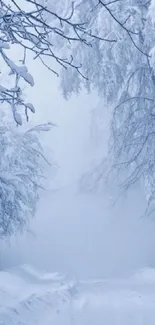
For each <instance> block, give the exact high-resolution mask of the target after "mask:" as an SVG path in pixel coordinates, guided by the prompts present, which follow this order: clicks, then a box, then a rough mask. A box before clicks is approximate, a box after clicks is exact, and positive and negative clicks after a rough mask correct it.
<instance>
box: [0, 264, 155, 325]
mask: <svg viewBox="0 0 155 325" xmlns="http://www.w3.org/2000/svg"><path fill="white" fill-rule="evenodd" d="M19 324H20V325H28V324H29V325H36V324H38V325H51V324H54V325H71V324H73V325H87V324H89V325H101V324H102V325H103V324H105V325H154V324H155V270H154V269H145V270H141V271H139V272H137V273H136V274H134V275H132V276H130V277H128V278H124V279H113V280H112V279H94V280H87V281H78V282H77V281H71V280H69V279H68V278H67V277H66V276H63V275H60V274H58V273H53V274H49V273H46V272H41V271H38V270H35V269H34V268H32V267H30V266H28V265H23V266H19V267H16V268H12V269H11V270H8V271H5V272H4V271H3V272H0V325H19Z"/></svg>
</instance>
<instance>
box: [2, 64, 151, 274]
mask: <svg viewBox="0 0 155 325" xmlns="http://www.w3.org/2000/svg"><path fill="white" fill-rule="evenodd" d="M29 70H30V71H31V73H33V74H34V76H35V87H34V88H33V89H26V92H27V96H29V101H32V102H33V103H34V104H35V107H36V114H35V115H34V116H33V117H32V119H31V121H30V123H33V124H38V123H44V122H48V121H52V122H54V123H55V124H56V125H57V126H56V127H54V128H53V129H52V131H51V132H50V133H48V134H46V135H45V136H44V137H43V138H42V141H43V144H44V146H45V152H46V153H47V155H48V158H50V159H54V161H56V162H57V165H58V168H57V170H56V173H54V176H53V169H52V168H51V169H50V168H48V170H47V179H48V182H47V183H48V186H47V187H48V190H47V191H44V192H41V193H40V201H39V203H38V208H37V213H36V217H35V219H34V220H33V221H32V223H31V225H30V228H31V230H32V233H31V234H30V233H26V234H25V235H24V236H23V237H17V238H14V239H12V240H11V241H10V243H4V242H3V243H2V245H1V265H2V266H3V267H4V268H7V267H11V266H14V265H17V264H23V263H28V264H31V265H33V266H35V267H37V268H42V269H45V270H48V271H59V272H63V273H67V274H71V275H74V276H76V277H78V278H79V277H80V278H86V277H113V276H116V275H117V276H120V275H122V274H123V273H127V272H131V271H133V270H135V269H139V268H143V267H145V266H154V260H155V258H154V246H155V223H154V221H153V220H152V219H151V218H150V219H149V218H148V219H147V218H142V217H141V216H142V214H143V212H144V209H145V205H146V202H145V196H144V193H143V191H142V190H140V189H139V188H138V187H137V188H135V189H134V190H133V191H131V192H130V193H129V194H128V196H126V198H124V197H122V198H121V199H120V200H119V201H118V203H117V205H116V206H115V207H112V206H111V205H110V199H109V195H110V194H108V193H106V194H105V192H103V193H102V192H101V191H100V192H99V193H98V192H97V193H83V192H82V193H80V191H79V186H78V184H79V179H80V177H81V175H82V174H83V173H85V172H86V171H88V170H89V169H90V168H91V166H92V165H93V164H95V162H97V161H98V159H99V157H100V155H102V154H104V151H105V153H106V146H107V131H106V129H105V133H104V137H103V142H102V140H100V142H101V143H100V145H99V146H98V147H96V146H95V144H94V143H93V140H92V137H91V132H90V130H91V127H90V126H91V112H92V110H93V109H94V108H95V107H96V106H97V105H98V98H97V95H96V94H95V93H92V94H86V93H85V92H84V91H83V92H82V93H81V94H80V95H79V96H75V95H74V96H73V97H72V98H71V99H69V100H68V101H65V100H64V99H63V97H62V95H61V91H60V89H59V81H58V79H57V78H56V77H55V76H54V75H52V74H51V73H50V72H49V71H47V70H46V69H45V68H44V67H42V66H41V65H39V66H38V63H37V65H36V64H35V63H34V62H30V64H29ZM103 109H104V107H103ZM105 116H106V115H105ZM105 121H106V117H105ZM105 125H106V123H105ZM101 144H102V145H101Z"/></svg>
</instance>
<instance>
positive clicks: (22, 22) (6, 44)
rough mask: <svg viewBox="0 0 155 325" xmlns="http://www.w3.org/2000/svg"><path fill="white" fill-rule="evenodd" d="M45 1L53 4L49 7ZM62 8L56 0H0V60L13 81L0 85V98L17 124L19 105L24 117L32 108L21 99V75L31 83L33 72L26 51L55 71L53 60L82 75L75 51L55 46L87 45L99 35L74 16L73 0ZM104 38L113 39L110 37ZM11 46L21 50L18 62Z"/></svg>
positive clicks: (20, 119)
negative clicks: (13, 57) (13, 58)
mask: <svg viewBox="0 0 155 325" xmlns="http://www.w3.org/2000/svg"><path fill="white" fill-rule="evenodd" d="M48 2H50V3H52V4H53V5H54V4H55V6H52V9H51V7H50V6H49V5H48ZM61 8H62V6H61V5H60V2H59V1H58V3H57V2H56V1H53V2H51V1H46V0H45V1H44V0H38V1H37V0H23V1H21V0H8V1H7V0H0V60H1V62H2V65H3V66H4V65H6V66H7V67H8V68H9V75H10V83H11V84H12V83H13V84H12V85H11V86H10V87H5V86H4V85H0V102H1V103H3V102H7V103H8V104H9V105H10V106H11V109H12V112H13V116H14V119H15V121H16V122H17V124H19V125H21V124H22V118H21V115H20V111H21V109H24V111H25V115H26V118H27V120H28V112H29V110H30V111H31V112H33V113H34V112H35V108H34V107H33V105H32V104H30V103H27V102H25V101H24V99H23V94H22V90H21V86H20V80H21V79H23V80H24V81H25V82H27V83H28V84H30V85H31V86H33V85H34V80H33V76H32V75H31V74H30V73H29V72H28V68H27V65H26V63H27V52H31V53H32V54H33V57H34V59H38V60H41V62H42V63H43V64H44V65H45V66H46V67H47V68H48V69H49V70H51V71H52V72H53V73H55V74H56V75H58V73H57V72H56V71H55V70H54V69H52V63H53V61H52V60H54V61H55V62H56V63H57V64H58V65H60V66H62V67H63V69H65V70H67V68H68V67H70V68H72V69H73V70H76V72H77V73H78V74H80V75H81V74H82V72H81V63H78V64H77V63H76V62H75V60H74V53H68V54H67V55H66V53H63V51H62V52H61V53H60V51H57V47H58V45H60V44H65V45H66V46H68V44H74V43H77V44H80V46H81V45H82V44H83V46H88V47H89V46H90V45H91V42H92V40H93V39H94V38H98V35H93V33H92V31H91V30H90V29H88V28H87V24H85V19H84V17H83V19H84V20H82V19H75V18H76V17H75V12H76V8H75V7H74V3H71V4H70V5H69V6H67V11H66V12H64V7H63V10H61V11H60V9H61ZM104 41H107V42H112V43H113V40H112V39H111V38H106V39H104ZM13 46H16V47H18V48H19V49H20V50H22V54H21V59H20V62H14V61H12V59H11V49H12V47H13ZM51 59H52V60H51ZM11 75H12V77H11ZM83 77H84V76H83Z"/></svg>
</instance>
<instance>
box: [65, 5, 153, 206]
mask: <svg viewBox="0 0 155 325" xmlns="http://www.w3.org/2000/svg"><path fill="white" fill-rule="evenodd" d="M77 8H78V11H79V16H80V17H82V19H83V17H84V16H85V17H86V20H87V24H88V26H89V28H90V29H91V30H92V31H93V33H97V35H99V36H100V37H101V38H104V37H108V38H112V39H115V40H116V42H113V43H103V42H102V41H101V40H100V39H93V41H92V43H93V46H92V47H91V48H88V47H85V48H84V51H83V50H82V48H81V47H80V46H75V44H74V45H73V46H68V47H67V48H66V52H67V51H70V52H73V53H74V58H75V59H76V60H77V61H76V62H77V64H78V62H82V74H84V75H87V76H88V80H86V79H85V80H84V79H82V78H81V77H80V76H79V75H78V74H77V73H76V71H72V70H71V69H69V70H70V71H69V73H66V71H63V70H62V71H61V76H62V82H61V86H62V89H63V93H64V95H65V97H68V96H69V95H70V94H72V93H73V92H77V93H78V92H79V91H80V90H81V88H82V87H83V85H84V86H85V87H86V88H87V89H88V90H90V89H93V88H95V89H97V90H98V93H99V95H100V97H101V98H103V116H104V111H105V106H107V107H108V109H109V110H110V111H111V113H112V123H111V137H110V159H109V163H110V165H111V166H110V170H111V169H113V170H114V171H115V174H116V175H117V180H118V182H119V185H121V188H122V187H123V189H128V188H129V187H130V186H132V185H133V184H134V183H135V182H137V181H139V180H141V179H142V180H143V181H144V183H145V187H146V189H147V195H148V200H149V202H152V200H153V201H154V199H155V185H154V184H155V164H154V161H155V155H154V144H155V141H154V140H155V139H154V135H155V129H154V117H155V18H154V13H155V1H154V0H152V1H145V0H126V1H123V0H118V1H109V2H108V1H107V2H105V1H100V0H99V1H95V0H87V1H85V2H83V1H81V2H80V1H79V2H77ZM96 114H97V111H96ZM92 123H94V120H93V121H92ZM101 141H102V140H101ZM105 166H106V167H107V162H106V164H104V163H103V162H102V164H101V165H99V166H98V167H97V168H95V169H94V172H93V173H92V175H93V178H94V179H95V182H96V180H97V181H98V180H101V179H102V178H103V176H105V174H107V169H106V168H105ZM110 174H111V173H110ZM91 186H92V185H91Z"/></svg>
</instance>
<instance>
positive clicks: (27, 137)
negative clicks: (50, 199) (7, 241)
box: [0, 123, 51, 238]
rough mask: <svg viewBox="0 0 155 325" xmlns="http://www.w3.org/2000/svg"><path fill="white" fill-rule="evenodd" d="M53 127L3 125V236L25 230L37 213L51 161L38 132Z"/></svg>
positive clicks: (0, 180) (0, 214)
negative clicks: (19, 130)
mask: <svg viewBox="0 0 155 325" xmlns="http://www.w3.org/2000/svg"><path fill="white" fill-rule="evenodd" d="M50 128H51V124H47V125H39V126H37V127H33V128H32V129H29V130H28V131H26V132H20V133H19V132H17V130H15V128H11V127H10V126H7V125H6V123H3V124H1V126H0V147H1V155H0V238H4V237H8V236H11V235H13V234H16V233H17V232H23V231H24V230H25V228H26V227H27V226H28V222H29V220H30V218H31V217H34V215H35V211H36V205H37V201H38V199H39V191H40V189H41V188H43V186H44V175H45V173H44V171H45V167H46V164H49V163H48V161H47V160H46V158H45V157H44V154H43V149H42V146H41V143H40V141H39V139H38V133H39V132H42V131H47V130H49V129H50Z"/></svg>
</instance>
